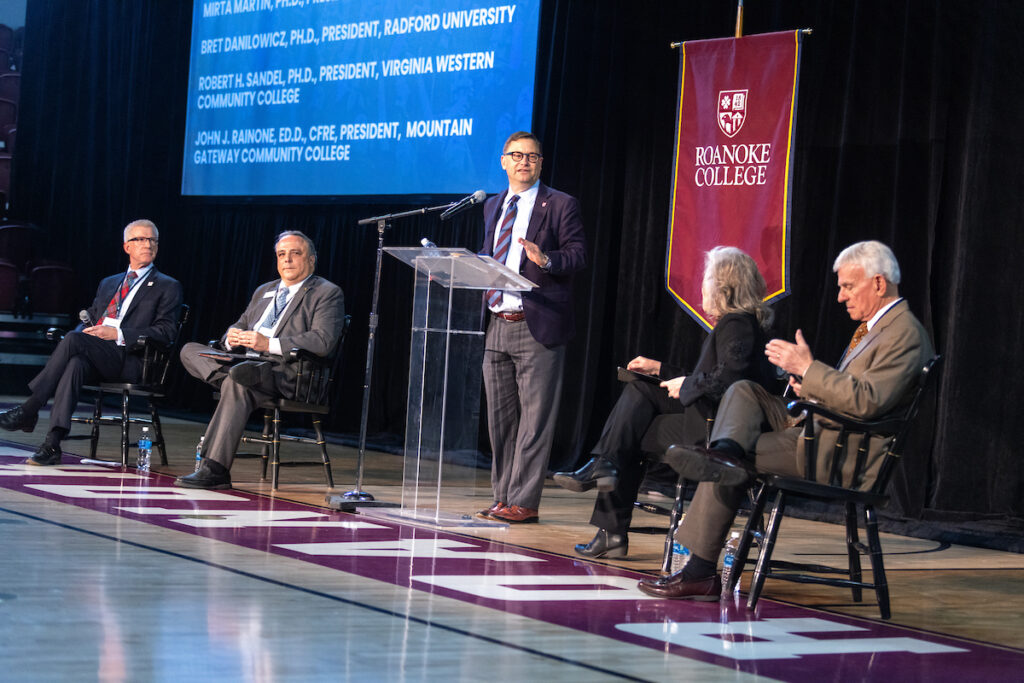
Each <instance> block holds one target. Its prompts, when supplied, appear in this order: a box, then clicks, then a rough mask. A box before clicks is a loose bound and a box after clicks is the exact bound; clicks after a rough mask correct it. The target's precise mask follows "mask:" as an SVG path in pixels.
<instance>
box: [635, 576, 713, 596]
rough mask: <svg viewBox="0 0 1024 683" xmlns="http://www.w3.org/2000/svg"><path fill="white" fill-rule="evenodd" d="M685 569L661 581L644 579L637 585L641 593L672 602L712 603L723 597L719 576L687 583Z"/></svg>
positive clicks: (662, 578)
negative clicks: (695, 601)
mask: <svg viewBox="0 0 1024 683" xmlns="http://www.w3.org/2000/svg"><path fill="white" fill-rule="evenodd" d="M683 571H685V570H683V569H680V570H679V571H678V572H676V573H675V574H670V575H669V576H664V577H661V578H660V579H642V580H641V581H640V583H639V584H638V585H637V588H639V589H640V590H641V592H644V593H647V595H653V596H654V597H656V598H670V599H672V600H700V601H703V602H710V601H712V600H718V598H719V597H720V596H721V595H722V580H721V579H720V578H718V574H712V575H711V576H708V577H705V578H703V579H695V580H691V581H687V580H686V579H684V578H683V576H682V574H683Z"/></svg>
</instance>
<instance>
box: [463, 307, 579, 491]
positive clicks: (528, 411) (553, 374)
mask: <svg viewBox="0 0 1024 683" xmlns="http://www.w3.org/2000/svg"><path fill="white" fill-rule="evenodd" d="M564 365H565V346H556V347H553V348H548V347H546V346H544V345H543V344H541V343H539V342H538V341H537V340H536V339H534V338H533V335H532V334H530V329H529V328H528V327H527V325H526V321H525V320H523V321H520V322H509V321H507V320H502V319H501V318H496V317H493V316H492V317H491V320H490V325H489V326H488V328H487V337H486V341H485V345H484V363H483V373H484V391H485V393H486V395H487V430H488V433H489V435H490V437H491V450H492V451H493V453H494V461H493V463H492V465H491V486H492V488H493V490H494V500H495V501H500V502H503V503H506V504H508V505H519V506H521V507H526V508H532V509H536V508H537V507H539V506H540V497H541V493H542V492H543V489H544V479H545V478H546V476H547V469H548V460H549V459H550V457H551V442H552V440H553V439H554V436H555V422H556V421H557V419H558V405H559V401H560V400H561V397H562V367H563V366H564Z"/></svg>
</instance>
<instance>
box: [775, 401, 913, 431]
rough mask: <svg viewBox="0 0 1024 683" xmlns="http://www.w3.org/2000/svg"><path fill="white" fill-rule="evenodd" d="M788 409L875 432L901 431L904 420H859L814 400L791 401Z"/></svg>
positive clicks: (790, 412) (792, 413)
mask: <svg viewBox="0 0 1024 683" xmlns="http://www.w3.org/2000/svg"><path fill="white" fill-rule="evenodd" d="M786 410H787V411H788V412H789V414H790V415H792V416H793V417H797V416H799V415H800V414H801V413H806V414H807V417H813V416H815V415H817V416H818V417H822V418H824V419H826V420H829V421H831V422H835V423H836V424H837V425H839V426H840V427H845V428H846V429H848V430H852V431H855V432H871V433H873V434H894V433H895V432H897V431H899V428H900V426H901V425H902V424H903V420H901V419H897V418H891V419H888V420H873V421H866V420H858V419H856V418H853V417H850V416H849V415H843V414H842V413H837V412H835V411H833V410H829V409H828V408H826V407H825V406H823V405H822V404H820V403H814V402H812V401H790V402H789V404H788V405H787V406H786Z"/></svg>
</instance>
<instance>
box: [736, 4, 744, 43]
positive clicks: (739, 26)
mask: <svg viewBox="0 0 1024 683" xmlns="http://www.w3.org/2000/svg"><path fill="white" fill-rule="evenodd" d="M736 37H737V38H742V37H743V0H736Z"/></svg>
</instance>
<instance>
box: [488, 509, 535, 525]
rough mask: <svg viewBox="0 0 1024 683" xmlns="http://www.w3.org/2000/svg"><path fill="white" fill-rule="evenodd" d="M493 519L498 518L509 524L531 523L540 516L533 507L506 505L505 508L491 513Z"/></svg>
mask: <svg viewBox="0 0 1024 683" xmlns="http://www.w3.org/2000/svg"><path fill="white" fill-rule="evenodd" d="M491 517H492V518H493V519H499V520H501V521H502V522H508V523H509V524H532V523H534V522H539V521H540V516H539V515H538V514H537V511H536V510H534V509H533V508H524V507H519V506H518V505H508V506H506V507H505V508H503V509H501V510H498V511H497V512H493V513H491Z"/></svg>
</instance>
